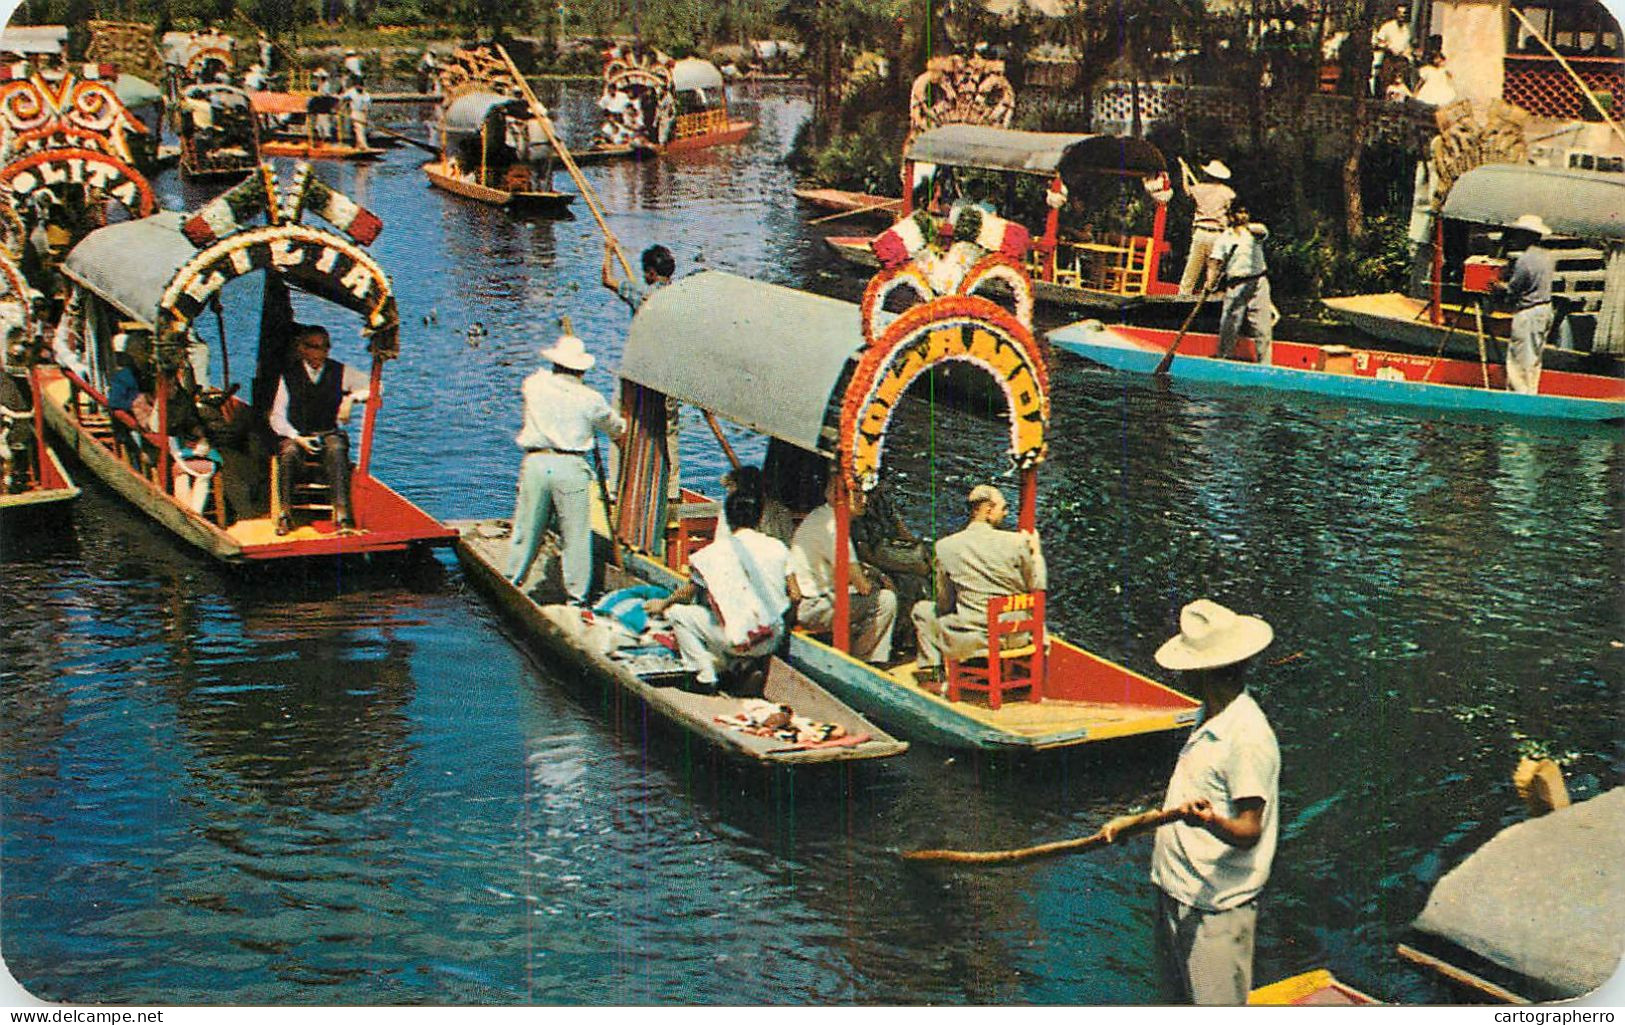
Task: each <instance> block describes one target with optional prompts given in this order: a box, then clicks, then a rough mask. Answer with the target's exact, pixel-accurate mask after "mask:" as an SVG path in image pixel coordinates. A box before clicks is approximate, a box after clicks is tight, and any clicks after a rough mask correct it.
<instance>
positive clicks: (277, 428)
mask: <svg viewBox="0 0 1625 1025" xmlns="http://www.w3.org/2000/svg"><path fill="white" fill-rule="evenodd" d="M328 362H334V361H332V360H329V361H328ZM299 365H300V366H302V367H304V368H305V374H306V376H308V377H309V378H310V383H311V384H315V383H316V381H317V380H318V379H319V378H320V377H321V376H322V372H321V371H320V370H312V369H310V364H309V363H306V362H305V361H304V360H300V361H299ZM323 368H324V369H325V368H326V364H325V363H324V364H323ZM371 385H372V380H371V378H369V377H368V376H367V375H366V374H364V373H362V372H361V371H359V370H357V369H356V368H355V367H352V366H350V365H348V364H346V365H345V367H344V376H343V378H341V379H340V381H339V390H340V393H341V396H342V395H348V396H350V397H351V398H352V399H353V400H355V401H357V402H365V401H366V400H367V393H368V392H369V391H370V390H371ZM270 419H271V430H272V431H274V432H275V433H276V434H278V435H280V436H281V437H284V438H297V437H299V432H298V431H296V430H294V428H293V424H291V423H289V422H288V385H287V383H286V382H285V381H283V380H282V378H280V377H278V378H277V379H276V398H274V399H272V400H271V418H270Z"/></svg>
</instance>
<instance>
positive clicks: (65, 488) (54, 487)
mask: <svg viewBox="0 0 1625 1025" xmlns="http://www.w3.org/2000/svg"><path fill="white" fill-rule="evenodd" d="M39 448H40V451H41V452H43V453H44V455H45V466H44V467H42V469H43V471H44V472H43V473H42V474H41V475H40V477H41V479H40V482H39V487H35V488H30V489H29V490H27V491H21V492H18V493H16V494H0V519H4V518H9V517H10V516H13V515H21V514H23V513H27V512H33V511H35V510H40V509H43V508H46V507H49V506H52V505H55V504H56V503H58V502H70V501H72V500H73V499H75V498H78V497H79V486H78V485H77V484H75V483H74V482H73V479H72V478H71V477H69V476H68V471H67V469H66V468H64V467H63V465H62V459H61V457H59V456H58V455H57V454H56V451H55V450H54V449H52V448H51V446H49V445H41V446H40V447H39Z"/></svg>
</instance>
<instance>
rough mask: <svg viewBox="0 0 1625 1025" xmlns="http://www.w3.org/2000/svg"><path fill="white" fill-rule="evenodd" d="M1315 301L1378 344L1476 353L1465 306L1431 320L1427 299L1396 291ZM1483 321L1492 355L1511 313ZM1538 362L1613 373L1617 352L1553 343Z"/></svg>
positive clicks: (1471, 356) (1450, 307)
mask: <svg viewBox="0 0 1625 1025" xmlns="http://www.w3.org/2000/svg"><path fill="white" fill-rule="evenodd" d="M1320 304H1321V306H1323V307H1325V309H1326V311H1327V312H1328V313H1330V314H1331V315H1332V317H1333V318H1334V319H1336V320H1338V321H1341V322H1342V323H1344V324H1347V325H1348V326H1349V327H1352V328H1354V329H1355V330H1356V331H1358V332H1360V333H1361V334H1363V335H1365V336H1366V337H1368V338H1371V339H1373V340H1374V341H1375V342H1376V343H1377V344H1378V345H1382V346H1384V347H1390V346H1391V347H1397V348H1403V349H1412V350H1415V351H1417V352H1423V353H1428V354H1431V355H1435V356H1453V357H1455V358H1456V359H1466V360H1474V361H1476V360H1477V359H1478V326H1477V318H1476V317H1475V316H1474V313H1473V308H1472V307H1471V306H1458V305H1454V304H1451V303H1445V304H1444V309H1443V314H1442V316H1441V318H1440V323H1438V324H1435V323H1433V321H1432V319H1431V318H1429V317H1428V303H1427V300H1425V299H1412V298H1411V297H1410V296H1408V295H1401V294H1399V293H1398V292H1381V293H1375V294H1372V295H1345V296H1337V297H1335V298H1331V299H1322V300H1321V301H1320ZM1483 322H1484V334H1485V335H1486V336H1487V338H1488V339H1489V343H1488V344H1489V346H1490V349H1491V358H1492V359H1493V358H1496V355H1497V354H1498V353H1499V352H1501V351H1503V347H1504V346H1505V345H1506V339H1507V335H1508V334H1509V333H1510V332H1511V330H1512V315H1511V314H1510V313H1507V312H1505V311H1502V310H1488V311H1485V313H1484V318H1483ZM1452 327H1454V330H1452ZM1554 342H1555V339H1554ZM1544 362H1545V365H1546V369H1547V370H1572V371H1576V372H1580V373H1587V372H1589V373H1603V374H1606V373H1618V372H1619V368H1620V366H1621V363H1620V359H1619V357H1618V356H1615V355H1612V354H1598V355H1592V354H1591V353H1589V352H1580V351H1578V350H1576V349H1560V348H1558V347H1557V346H1556V345H1555V344H1553V345H1548V346H1546V353H1545V356H1544Z"/></svg>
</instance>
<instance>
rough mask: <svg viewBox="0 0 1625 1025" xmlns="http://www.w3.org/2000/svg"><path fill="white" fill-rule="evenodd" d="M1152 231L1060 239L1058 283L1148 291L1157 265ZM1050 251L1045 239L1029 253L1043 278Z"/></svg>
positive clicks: (1036, 272)
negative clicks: (1147, 232)
mask: <svg viewBox="0 0 1625 1025" xmlns="http://www.w3.org/2000/svg"><path fill="white" fill-rule="evenodd" d="M1152 245H1153V239H1152V237H1151V236H1150V235H1124V234H1119V233H1115V232H1106V233H1102V234H1099V235H1094V236H1092V237H1090V238H1087V239H1060V240H1057V241H1056V243H1055V247H1054V256H1055V262H1054V267H1055V272H1054V277H1053V278H1051V279H1050V280H1052V281H1053V282H1054V283H1055V284H1057V285H1061V286H1063V287H1067V288H1081V289H1089V290H1091V291H1096V292H1109V293H1111V294H1113V295H1145V294H1146V293H1147V292H1148V291H1149V290H1150V285H1151V279H1152V273H1153V268H1152V266H1151V249H1152ZM1049 255H1050V251H1049V248H1048V246H1046V245H1045V244H1044V242H1043V241H1042V240H1039V241H1037V242H1035V243H1034V245H1033V249H1032V251H1031V252H1029V253H1028V254H1027V270H1028V273H1030V274H1031V275H1032V276H1033V277H1034V278H1038V279H1043V278H1044V277H1045V274H1044V269H1045V267H1046V265H1047V264H1048V258H1049Z"/></svg>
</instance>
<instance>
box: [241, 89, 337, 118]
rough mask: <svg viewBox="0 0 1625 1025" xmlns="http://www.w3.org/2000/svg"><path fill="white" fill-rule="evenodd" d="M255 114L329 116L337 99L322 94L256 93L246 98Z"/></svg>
mask: <svg viewBox="0 0 1625 1025" xmlns="http://www.w3.org/2000/svg"><path fill="white" fill-rule="evenodd" d="M248 98H249V100H250V102H252V103H253V105H254V113H256V114H273V115H275V114H330V113H332V112H333V111H334V110H336V109H337V108H338V105H339V98H338V97H337V96H329V95H326V94H324V93H316V94H313V95H302V94H299V93H271V92H257V93H250V94H249V96H248Z"/></svg>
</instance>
